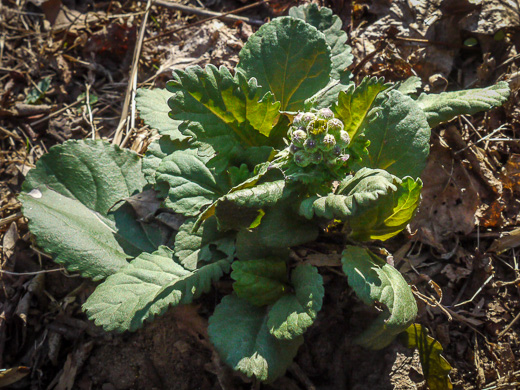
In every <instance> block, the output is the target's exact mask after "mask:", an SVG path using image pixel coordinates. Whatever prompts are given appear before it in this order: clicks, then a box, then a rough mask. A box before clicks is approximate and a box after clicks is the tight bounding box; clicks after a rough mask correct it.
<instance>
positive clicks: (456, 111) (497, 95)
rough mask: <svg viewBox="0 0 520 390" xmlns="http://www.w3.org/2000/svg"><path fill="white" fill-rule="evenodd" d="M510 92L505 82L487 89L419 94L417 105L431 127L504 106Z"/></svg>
mask: <svg viewBox="0 0 520 390" xmlns="http://www.w3.org/2000/svg"><path fill="white" fill-rule="evenodd" d="M510 93H511V90H510V88H509V84H508V83H507V82H506V81H500V82H499V83H497V84H495V85H492V86H491V87H487V88H478V89H468V90H465V91H455V92H443V93H440V94H430V95H428V94H425V93H423V94H421V96H419V98H418V99H417V103H418V104H419V106H420V107H421V109H422V110H423V111H424V113H425V114H426V118H427V119H428V123H429V125H430V126H431V127H435V126H437V125H438V124H439V123H442V122H446V121H449V120H450V119H453V118H455V117H456V116H458V115H462V114H466V115H473V114H475V113H477V112H480V111H486V110H490V109H491V108H493V107H498V106H501V105H502V104H504V103H505V102H506V101H507V99H508V98H509V94H510Z"/></svg>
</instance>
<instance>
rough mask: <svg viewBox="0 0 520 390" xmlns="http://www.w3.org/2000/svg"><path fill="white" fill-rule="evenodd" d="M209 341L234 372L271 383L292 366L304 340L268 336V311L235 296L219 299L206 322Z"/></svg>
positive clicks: (300, 338)
mask: <svg viewBox="0 0 520 390" xmlns="http://www.w3.org/2000/svg"><path fill="white" fill-rule="evenodd" d="M208 333H209V337H210V339H211V342H212V343H213V345H214V346H215V348H216V350H217V351H218V353H219V355H220V357H221V358H222V360H223V361H224V362H225V363H226V364H228V365H229V366H231V367H232V368H233V369H235V370H237V371H240V372H242V373H244V374H245V375H247V376H249V377H255V378H257V379H259V380H261V381H267V382H272V381H274V380H275V379H276V378H278V377H280V376H282V375H283V374H284V373H285V371H286V369H287V367H289V365H290V364H291V363H292V360H293V358H294V356H296V353H297V352H298V348H299V347H300V345H301V344H302V343H303V337H302V336H299V337H296V338H294V339H292V340H279V339H277V338H276V337H274V336H273V335H271V333H270V332H269V327H268V326H267V308H266V307H258V306H253V305H251V304H249V303H248V302H247V301H246V300H244V299H240V298H238V297H237V296H236V295H228V296H226V297H224V298H223V299H222V301H221V302H220V304H219V305H218V306H217V307H216V308H215V312H214V313H213V315H212V316H211V317H210V319H209V327H208Z"/></svg>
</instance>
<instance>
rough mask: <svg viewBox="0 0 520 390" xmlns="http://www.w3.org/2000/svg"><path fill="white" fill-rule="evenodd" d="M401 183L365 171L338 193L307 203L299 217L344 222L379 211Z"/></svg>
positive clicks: (343, 184)
mask: <svg viewBox="0 0 520 390" xmlns="http://www.w3.org/2000/svg"><path fill="white" fill-rule="evenodd" d="M400 183H401V180H400V179H399V178H397V177H395V176H393V175H391V174H389V173H388V172H386V171H383V170H382V169H370V168H362V169H360V170H359V171H357V172H356V174H355V175H354V176H348V177H347V178H345V179H344V180H343V181H342V182H341V183H340V185H339V187H338V188H337V190H336V193H333V194H329V195H327V196H323V197H319V196H312V197H310V198H307V199H305V200H304V201H303V202H302V203H301V205H300V214H301V215H303V216H304V217H305V218H307V219H312V218H313V217H314V216H317V217H323V218H327V219H334V218H336V219H340V220H343V221H345V220H348V218H350V217H356V216H359V215H362V214H363V213H364V212H366V211H367V210H369V209H371V208H373V207H376V205H377V203H378V202H381V199H382V198H384V197H385V196H388V195H389V194H390V193H392V192H396V191H397V189H398V186H399V185H400Z"/></svg>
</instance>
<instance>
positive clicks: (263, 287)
mask: <svg viewBox="0 0 520 390" xmlns="http://www.w3.org/2000/svg"><path fill="white" fill-rule="evenodd" d="M232 268H233V272H231V277H232V278H233V279H234V280H235V283H233V290H235V292H236V294H237V295H238V297H239V298H242V299H245V300H247V301H248V302H249V303H251V304H252V305H255V306H265V305H270V304H272V303H274V302H276V301H277V300H278V299H279V298H280V297H282V296H283V295H284V294H285V293H286V292H287V290H288V287H289V286H288V282H289V281H288V280H287V267H286V264H285V261H283V260H278V259H261V260H251V261H235V262H234V263H233V265H232Z"/></svg>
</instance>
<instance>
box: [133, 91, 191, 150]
mask: <svg viewBox="0 0 520 390" xmlns="http://www.w3.org/2000/svg"><path fill="white" fill-rule="evenodd" d="M171 97H172V93H171V92H169V91H168V90H166V89H163V88H155V89H144V88H139V89H138V90H137V94H136V96H135V102H136V105H137V110H138V111H139V116H140V117H141V119H142V120H143V121H144V123H146V124H147V125H148V126H150V127H151V128H152V129H156V130H157V131H158V132H159V134H167V135H169V136H170V137H171V138H172V139H178V140H182V139H185V138H187V137H186V136H185V135H183V134H182V133H181V132H180V131H179V125H180V124H181V123H182V120H174V119H172V118H170V115H169V112H170V107H169V106H168V99H169V98H171Z"/></svg>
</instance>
